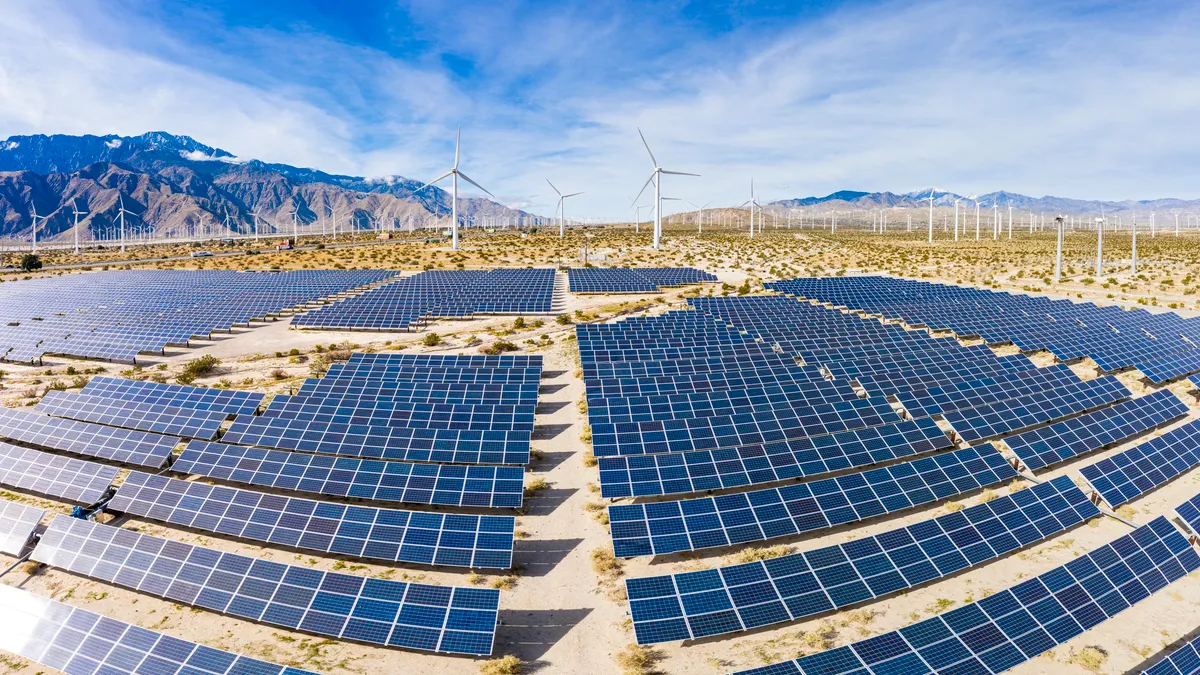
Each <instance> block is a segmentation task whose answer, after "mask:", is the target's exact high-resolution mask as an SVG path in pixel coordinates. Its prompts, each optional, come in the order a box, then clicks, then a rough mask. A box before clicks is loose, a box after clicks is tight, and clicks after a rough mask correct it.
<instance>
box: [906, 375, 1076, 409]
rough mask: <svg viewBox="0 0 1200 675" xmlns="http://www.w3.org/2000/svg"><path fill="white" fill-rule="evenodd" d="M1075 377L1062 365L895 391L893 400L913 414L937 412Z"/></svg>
mask: <svg viewBox="0 0 1200 675" xmlns="http://www.w3.org/2000/svg"><path fill="white" fill-rule="evenodd" d="M1079 382H1080V380H1079V377H1078V376H1077V375H1075V373H1074V372H1072V371H1071V368H1070V367H1069V366H1067V365H1065V364H1058V365H1055V366H1050V367H1049V368H1036V369H1033V370H1024V371H1017V372H1015V373H1006V374H1001V375H994V376H992V377H986V378H981V379H973V380H966V381H962V382H953V383H949V384H943V385H940V386H936V387H928V388H924V389H911V390H908V391H900V392H897V393H896V399H897V400H899V401H900V404H901V405H903V406H904V409H905V410H906V411H908V414H909V415H911V416H913V417H926V416H929V415H940V414H944V413H948V412H950V411H953V410H963V409H965V408H974V407H976V406H981V405H987V404H989V403H996V402H999V401H1006V400H1008V399H1012V398H1016V397H1018V396H1024V395H1027V394H1034V393H1037V392H1040V391H1046V390H1047V389H1053V388H1055V387H1059V386H1064V385H1070V384H1078V383H1079Z"/></svg>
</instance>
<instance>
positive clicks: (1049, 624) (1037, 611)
mask: <svg viewBox="0 0 1200 675" xmlns="http://www.w3.org/2000/svg"><path fill="white" fill-rule="evenodd" d="M1198 568H1200V556H1198V555H1197V554H1196V551H1195V550H1194V549H1193V548H1192V547H1191V545H1190V544H1189V543H1188V541H1187V539H1185V538H1184V537H1183V535H1181V534H1180V533H1179V531H1178V530H1176V529H1175V527H1174V526H1172V525H1171V523H1170V522H1169V521H1167V519H1166V518H1163V517H1159V518H1155V519H1154V520H1153V521H1151V522H1150V523H1149V524H1147V525H1144V526H1142V527H1139V528H1138V529H1136V530H1134V531H1133V532H1131V533H1129V534H1127V535H1125V536H1123V537H1120V538H1119V539H1116V540H1115V541H1112V542H1110V543H1108V544H1106V545H1104V546H1101V547H1100V548H1098V549H1095V550H1093V551H1091V552H1089V553H1087V554H1086V555H1082V556H1080V557H1078V558H1075V559H1074V560H1072V561H1070V562H1068V563H1067V564H1065V565H1062V566H1060V567H1056V568H1054V569H1052V570H1050V571H1049V572H1045V573H1044V574H1041V575H1039V576H1037V577H1034V578H1032V579H1029V580H1028V581H1024V582H1021V583H1020V584H1017V585H1016V586H1013V587H1012V588H1010V589H1007V590H1004V591H1001V592H999V593H994V594H992V595H989V596H988V597H986V598H982V599H980V600H977V601H975V602H972V603H970V604H967V605H964V606H962V607H959V608H957V609H953V610H950V611H948V612H945V613H944V614H939V615H937V616H934V617H932V618H929V619H925V620H924V621H919V622H917V623H914V624H912V625H910V626H907V627H905V628H901V629H899V630H895V631H891V632H889V633H884V634H882V635H877V636H874V637H870V638H867V639H866V640H862V641H859V642H855V643H853V644H850V645H847V646H845V647H839V648H837V649H832V650H829V651H824V652H820V653H817V654H813V655H811V656H804V657H801V658H798V659H795V660H793V661H786V662H783V663H777V664H773V665H769V666H766V667H763V668H754V669H751V670H746V671H742V672H741V673H740V674H739V675H811V674H813V673H822V674H823V675H850V674H851V673H853V674H854V675H868V674H870V675H899V674H900V673H938V674H945V675H950V674H954V673H1000V672H1003V671H1005V670H1008V669H1009V668H1012V667H1014V666H1016V665H1018V664H1021V663H1024V662H1025V661H1028V660H1029V659H1032V658H1035V657H1037V656H1038V655H1040V654H1042V653H1044V652H1046V651H1047V650H1049V649H1051V648H1053V647H1056V646H1058V645H1060V644H1062V643H1064V642H1066V641H1067V640H1070V639H1071V638H1073V637H1075V636H1076V635H1079V634H1081V633H1083V632H1084V631H1086V630H1088V629H1090V628H1092V627H1094V626H1096V625H1098V624H1100V623H1102V622H1104V621H1105V620H1107V619H1109V618H1111V617H1113V616H1115V615H1116V614H1118V613H1120V612H1122V611H1123V610H1125V609H1126V608H1128V607H1130V606H1132V605H1134V604H1136V603H1138V602H1140V601H1141V600H1144V599H1145V598H1147V597H1149V596H1150V595H1151V594H1153V593H1155V592H1157V591H1160V590H1162V589H1163V588H1166V587H1167V586H1168V585H1170V584H1171V582H1173V581H1176V580H1178V579H1180V578H1182V577H1184V576H1186V575H1187V574H1188V573H1190V572H1193V571H1195V570H1196V569H1198Z"/></svg>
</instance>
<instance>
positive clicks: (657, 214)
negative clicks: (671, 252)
mask: <svg viewBox="0 0 1200 675" xmlns="http://www.w3.org/2000/svg"><path fill="white" fill-rule="evenodd" d="M638 136H641V138H642V145H644V146H646V154H648V155H650V163H651V164H653V165H654V171H652V172H650V178H648V179H646V182H645V184H643V185H642V189H641V190H638V193H637V197H634V198H633V201H634V203H635V204H636V203H637V200H638V199H641V197H642V193H643V192H645V191H646V188H647V187H648V186H649V185H650V183H654V248H656V249H657V248H658V246H659V242H660V241H661V240H662V177H663V174H670V175H672V176H699V175H700V174H698V173H684V172H683V171H667V170H666V169H664V168H662V167H661V166H659V165H658V160H657V159H654V153H653V152H651V151H650V144H649V143H647V142H646V136H645V134H643V133H642V130H641V129H638Z"/></svg>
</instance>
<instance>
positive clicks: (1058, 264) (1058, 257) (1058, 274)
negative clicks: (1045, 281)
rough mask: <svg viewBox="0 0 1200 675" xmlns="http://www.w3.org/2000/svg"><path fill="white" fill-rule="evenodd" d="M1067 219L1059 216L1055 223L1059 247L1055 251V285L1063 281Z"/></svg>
mask: <svg viewBox="0 0 1200 675" xmlns="http://www.w3.org/2000/svg"><path fill="white" fill-rule="evenodd" d="M1064 220H1065V218H1063V217H1062V216H1058V217H1057V218H1055V219H1054V222H1055V223H1056V224H1057V225H1058V247H1057V248H1056V249H1055V251H1054V283H1056V284H1057V283H1058V282H1059V281H1061V280H1062V248H1063V221H1064Z"/></svg>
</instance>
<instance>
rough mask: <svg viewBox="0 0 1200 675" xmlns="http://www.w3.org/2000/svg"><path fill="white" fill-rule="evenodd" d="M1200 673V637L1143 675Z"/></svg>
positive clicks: (1172, 653) (1188, 674)
mask: <svg viewBox="0 0 1200 675" xmlns="http://www.w3.org/2000/svg"><path fill="white" fill-rule="evenodd" d="M1198 672H1200V637H1196V638H1193V639H1192V640H1191V641H1190V642H1187V643H1185V644H1184V645H1182V646H1181V647H1179V648H1178V649H1176V650H1175V651H1173V652H1171V653H1170V654H1168V655H1167V657H1166V658H1165V659H1163V660H1162V661H1159V662H1158V663H1156V664H1154V665H1153V666H1150V667H1149V668H1147V669H1145V670H1143V671H1142V675H1195V673H1198Z"/></svg>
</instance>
